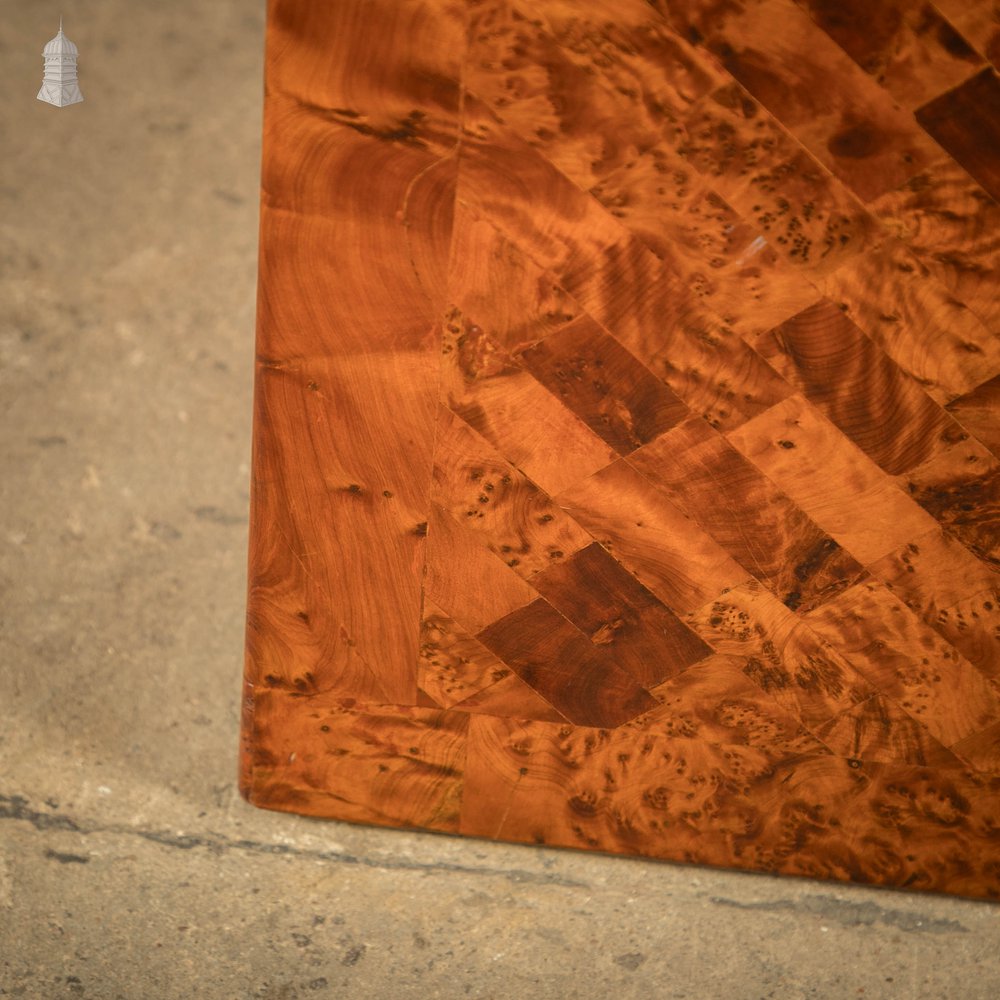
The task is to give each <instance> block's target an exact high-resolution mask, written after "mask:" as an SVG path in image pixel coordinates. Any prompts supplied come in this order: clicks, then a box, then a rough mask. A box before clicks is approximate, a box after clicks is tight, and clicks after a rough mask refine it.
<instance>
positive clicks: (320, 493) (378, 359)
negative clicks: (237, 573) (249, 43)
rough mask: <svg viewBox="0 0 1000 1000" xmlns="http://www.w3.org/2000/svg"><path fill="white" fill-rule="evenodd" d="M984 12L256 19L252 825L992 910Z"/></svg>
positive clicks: (994, 778)
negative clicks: (578, 854) (270, 815)
mask: <svg viewBox="0 0 1000 1000" xmlns="http://www.w3.org/2000/svg"><path fill="white" fill-rule="evenodd" d="M992 7H993V5H991V4H989V3H980V4H976V3H968V4H964V3H955V4H949V3H940V4H931V3H922V2H916V0H913V2H910V0H880V2H879V3H875V4H872V3H860V2H854V0H850V2H844V3H828V2H826V0H725V2H722V0H677V2H674V0H662V2H661V0H651V2H648V3H647V2H641V0H614V2H612V0H540V2H530V3H529V2H526V0H405V2H399V0H341V2H338V3H336V4H313V3H309V2H307V0H272V2H271V5H270V11H269V22H268V56H267V77H266V99H265V123H264V124H265V146H264V169H263V184H262V187H263V193H262V207H261V213H262V219H261V257H260V295H259V303H258V336H257V351H258V366H257V381H256V394H255V400H256V402H255V431H254V457H253V489H252V525H251V549H250V591H249V608H248V639H247V666H246V684H245V697H244V726H243V753H242V765H243V767H242V788H243V791H244V794H245V795H246V796H247V797H248V798H249V799H250V801H252V802H254V803H256V804H259V805H262V806H266V807H268V808H274V809H284V810H291V811H297V812H302V813H308V814H312V815H317V816H326V817H332V818H338V819H345V820H351V821H358V822H368V823H378V824H383V825H389V826H405V827H413V828H423V829H429V830H438V831H445V832H452V833H461V834H467V835H474V836H482V837H490V838H498V839H502V840H512V841H520V842H525V843H534V844H549V845H563V846H570V847H577V848H584V849H592V850H599V851H610V852H616V853H623V854H634V855H643V856H649V857H657V858H665V859H673V860H682V861H688V862H697V863H704V864H711V865H723V866H730V867H739V868H746V869H752V870H760V871H768V872H776V873H786V874H799V875H811V876H817V877H822V878H833V879H842V880H847V881H857V882H866V883H873V884H879V885H887V886H897V887H906V888H915V889H926V890H935V891H942V892H952V893H959V894H965V895H970V896H980V897H987V898H1000V526H998V520H1000V338H998V325H1000V306H998V302H1000V297H998V295H997V291H998V270H997V259H998V253H997V251H998V246H997V242H998V239H1000V236H998V233H1000V226H998V222H1000V207H998V204H997V201H996V199H997V197H998V195H1000V148H998V144H997V137H998V129H1000V125H998V122H1000V117H998V110H997V108H998V102H1000V96H998V95H1000V85H998V83H997V76H996V71H995V69H994V66H993V64H995V63H996V61H997V49H996V46H997V41H996V39H997V32H996V31H995V30H994V29H995V24H994V22H993V20H991V18H992V14H991V10H992Z"/></svg>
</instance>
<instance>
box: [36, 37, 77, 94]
mask: <svg viewBox="0 0 1000 1000" xmlns="http://www.w3.org/2000/svg"><path fill="white" fill-rule="evenodd" d="M42 57H43V58H44V59H45V76H44V77H43V79H42V89H41V90H39V91H38V99H39V100H40V101H45V102H47V103H48V104H54V105H55V106H56V107H57V108H64V107H65V106H66V105H67V104H79V103H80V101H82V100H83V94H81V93H80V84H79V83H78V82H77V79H76V57H77V48H76V46H75V45H74V44H73V43H72V42H71V41H70V40H69V39H68V38H67V37H66V36H65V35H64V34H63V29H62V18H61V17H60V18H59V34H58V35H56V37H55V38H53V39H52V40H51V41H49V42H46V44H45V48H44V49H42Z"/></svg>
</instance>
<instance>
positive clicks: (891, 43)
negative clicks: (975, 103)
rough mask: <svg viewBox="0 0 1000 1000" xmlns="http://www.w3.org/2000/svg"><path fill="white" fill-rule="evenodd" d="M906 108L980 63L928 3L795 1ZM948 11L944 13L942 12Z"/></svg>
mask: <svg viewBox="0 0 1000 1000" xmlns="http://www.w3.org/2000/svg"><path fill="white" fill-rule="evenodd" d="M796 3H798V5H799V6H800V7H802V8H803V9H804V10H805V11H806V12H807V13H808V14H809V16H810V17H811V18H812V19H813V20H814V21H815V22H816V24H817V25H819V27H820V28H822V29H823V31H825V32H826V33H827V34H828V35H829V36H830V37H831V38H832V39H833V40H834V41H835V42H836V43H837V44H838V45H839V46H840V47H841V48H842V49H843V50H844V51H845V52H846V53H847V54H848V55H849V56H850V57H851V58H852V59H853V60H854V61H855V62H856V63H857V64H858V65H859V66H860V67H861V68H862V69H863V70H864V71H865V72H866V73H868V74H869V75H870V76H872V77H874V78H875V79H876V80H877V81H878V82H879V84H881V86H883V87H884V88H885V89H886V90H887V91H888V92H889V93H890V94H892V96H893V97H894V98H895V99H896V101H898V102H899V103H900V104H901V105H902V106H903V107H905V108H913V107H916V106H917V105H918V104H922V103H923V102H924V101H925V100H927V99H928V98H929V97H933V96H934V95H936V94H940V93H941V91H942V90H947V89H948V88H949V87H953V86H955V85H956V84H959V83H961V82H962V81H963V80H965V79H966V78H967V77H968V76H970V75H971V74H972V73H973V72H974V71H975V68H976V67H977V66H979V65H981V64H982V61H983V60H982V57H981V56H980V55H979V54H978V53H977V52H976V51H975V49H974V48H973V47H972V46H971V45H970V44H969V42H968V41H966V39H965V38H963V37H962V35H961V34H959V32H958V31H957V30H956V27H955V26H954V25H953V24H952V23H951V22H950V21H948V20H946V19H945V17H943V16H942V15H941V13H940V11H939V10H937V9H936V8H935V6H934V5H933V4H930V3H912V2H910V0H879V2H877V3H869V2H867V0H796ZM942 9H944V10H947V8H946V7H945V8H942Z"/></svg>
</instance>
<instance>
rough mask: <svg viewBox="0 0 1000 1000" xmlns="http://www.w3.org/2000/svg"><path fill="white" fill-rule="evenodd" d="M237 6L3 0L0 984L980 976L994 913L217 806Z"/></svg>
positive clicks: (246, 151)
mask: <svg viewBox="0 0 1000 1000" xmlns="http://www.w3.org/2000/svg"><path fill="white" fill-rule="evenodd" d="M262 8H263V4H262V3H261V2H258V0H243V2H240V0H211V2H210V3H205V2H195V0H172V2H171V3H169V4H159V3H154V2H152V0H141V2H137V0H132V2H126V0H78V2H76V3H74V4H72V5H69V4H66V3H63V4H62V5H61V6H60V5H58V4H56V3H55V2H54V0H52V2H50V0H37V2H32V3H30V4H27V3H24V2H18V0H0V93H2V94H3V104H2V106H0V150H2V152H3V155H2V157H0V275H2V278H0V281H2V285H0V456H2V457H0V643H2V646H0V650H2V653H0V996H4V997H7V996H12V997H30V998H36V997H39V998H49V997H63V996H67V997H70V996H78V997H87V998H91V1000H99V998H129V1000H132V998H143V1000H156V998H161V997H162V998H187V997H207V998H251V997H255V998H272V1000H277V998H282V1000H286V998H311V997H317V998H319V997H335V996H336V997H344V996H348V997H351V998H383V997H385V998H393V1000H397V998H398V1000H405V998H421V1000H423V998H433V997H447V998H453V997H476V998H509V997H512V998H522V997H524V998H558V1000H566V998H574V997H580V998H591V997H593V998H605V997H609V996H614V997H616V998H621V1000H625V998H632V997H635V998H640V997H641V998H646V997H656V998H681V997H686V998H691V1000H713V998H720V1000H730V998H731V1000H744V998H749V1000H756V998H764V997H767V998H781V1000H786V998H787V1000H791V998H804V997H819V998H842V997H859V996H863V997H866V998H874V997H904V998H914V1000H915V998H920V1000H931V998H940V1000H978V998H983V1000H986V998H990V1000H993V998H995V997H997V996H998V995H1000V948H998V943H1000V907H997V906H990V905H986V904H982V903H974V902H968V901H963V900H958V899H948V898H939V897H933V896H919V895H908V894H902V893H894V892H887V891H876V890H867V889H861V888H851V887H844V886H834V885H829V884H822V883H814V882H809V881H800V880H790V879H773V878H767V877H761V876H753V875H741V874H733V873H727V872H717V871H711V870H706V869H695V868H685V867H681V866H672V865H666V864H650V863H643V862H637V861H628V860H620V859H612V858H605V857H594V856H588V855H585V854H576V853H572V852H556V851H550V850H538V849H528V848H517V847H509V846H502V845H493V844H489V843H485V842H480V841H469V840H461V839H457V838H448V837H438V836H431V835H426V836H424V835H412V834H405V833H399V832H392V831H382V830H374V829H366V828H362V827H354V826H347V825H343V824H337V823H322V822H315V821H310V820H306V819H299V818H296V817H291V816H284V815H279V814H273V813H266V812H261V811H258V810H255V809H253V808H251V807H249V806H247V805H246V804H245V803H244V802H242V800H241V799H240V798H239V796H238V795H237V792H236V788H235V783H234V775H235V770H236V748H237V717H238V712H237V703H238V697H239V691H240V670H241V644H242V616H243V593H244V572H245V570H244V566H245V555H244V553H245V544H246V502H247V479H248V467H247V459H248V440H249V414H250V383H251V370H252V364H251V362H252V330H253V314H254V283H255V247H256V225H257V220H256V212H257V205H256V198H257V180H258V159H259V145H258V142H259V131H260V104H261V63H262V33H263V10H262ZM60 10H61V11H62V13H63V14H64V15H65V17H66V30H67V33H68V34H69V36H70V37H71V38H72V39H73V40H74V41H75V42H76V43H77V44H78V45H79V47H80V52H81V57H80V81H81V86H82V89H83V94H84V97H85V100H84V103H83V104H81V105H77V106H74V107H69V108H64V109H56V108H52V107H50V106H48V105H45V104H42V103H40V102H38V101H36V100H35V93H36V92H37V89H38V86H39V84H40V82H41V70H42V63H41V58H40V55H39V53H40V49H41V46H42V45H43V44H44V42H45V41H46V40H47V39H48V38H49V37H51V36H52V34H54V32H55V28H56V25H57V23H58V16H59V13H60Z"/></svg>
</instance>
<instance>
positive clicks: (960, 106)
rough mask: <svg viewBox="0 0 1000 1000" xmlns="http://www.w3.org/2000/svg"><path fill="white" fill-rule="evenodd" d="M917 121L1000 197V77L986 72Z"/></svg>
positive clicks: (951, 92)
mask: <svg viewBox="0 0 1000 1000" xmlns="http://www.w3.org/2000/svg"><path fill="white" fill-rule="evenodd" d="M917 121H918V122H920V124H921V125H922V126H923V127H924V128H925V129H926V130H927V132H928V133H929V134H930V135H931V136H932V137H933V138H934V139H935V140H936V141H937V142H939V143H940V144H941V145H942V146H943V147H944V148H945V149H946V150H947V151H948V153H949V154H950V155H951V156H952V157H954V159H955V160H956V162H958V163H959V164H960V165H961V166H963V167H964V168H965V169H966V170H967V171H968V172H969V173H970V174H972V176H973V177H974V178H975V179H976V180H977V181H978V182H979V183H980V184H981V185H982V186H983V188H984V189H985V190H986V193H987V194H989V195H990V196H991V197H992V198H994V199H996V198H1000V78H998V77H997V74H996V70H994V69H992V68H990V69H984V70H983V71H982V72H981V73H977V74H976V76H974V77H973V78H972V79H971V80H967V81H966V82H965V83H963V84H961V85H960V86H958V87H955V88H954V89H953V90H949V91H948V92H947V93H945V94H941V95H940V96H939V97H935V98H934V99H933V100H932V101H928V102H927V104H925V105H924V106H923V107H922V108H919V109H918V110H917Z"/></svg>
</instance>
